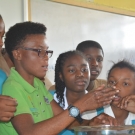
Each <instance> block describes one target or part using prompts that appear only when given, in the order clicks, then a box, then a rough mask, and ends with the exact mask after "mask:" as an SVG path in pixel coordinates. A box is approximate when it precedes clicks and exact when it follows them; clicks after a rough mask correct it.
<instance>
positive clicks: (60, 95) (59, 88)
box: [54, 50, 87, 107]
mask: <svg viewBox="0 0 135 135" xmlns="http://www.w3.org/2000/svg"><path fill="white" fill-rule="evenodd" d="M75 55H79V56H81V57H82V58H84V59H85V60H86V61H87V58H86V57H85V56H84V54H83V53H82V52H80V51H75V50H73V51H67V52H64V53H61V54H60V55H59V57H58V58H57V60H56V64H55V80H54V81H55V88H56V94H57V99H58V103H59V104H60V105H61V106H62V107H64V106H65V103H64V89H65V87H66V86H65V83H64V82H63V81H62V80H61V78H60V73H62V72H63V67H64V64H65V62H66V60H67V59H69V58H71V57H73V56H75Z"/></svg>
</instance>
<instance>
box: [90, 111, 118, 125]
mask: <svg viewBox="0 0 135 135" xmlns="http://www.w3.org/2000/svg"><path fill="white" fill-rule="evenodd" d="M89 125H90V126H97V125H111V126H118V125H119V124H118V121H117V120H116V119H115V118H113V117H111V116H109V115H107V114H105V113H101V114H100V115H98V116H96V117H94V118H92V119H91V120H90V122H89Z"/></svg>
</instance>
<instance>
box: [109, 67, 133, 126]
mask: <svg viewBox="0 0 135 135" xmlns="http://www.w3.org/2000/svg"><path fill="white" fill-rule="evenodd" d="M134 82H135V74H134V72H133V71H131V70H130V69H128V68H114V69H113V70H112V71H111V73H110V75H109V77H108V85H110V86H111V85H114V84H115V83H116V84H115V86H116V87H117V89H119V90H120V92H119V94H117V95H116V97H115V98H114V99H113V101H112V103H111V108H112V110H113V113H114V115H115V118H116V119H117V120H118V122H119V123H120V124H121V125H124V124H125V123H124V121H125V119H126V118H127V117H128V114H129V111H131V112H133V113H134V112H135V111H134V110H135V109H134V104H135V100H134V97H135V96H134V95H135V83H134ZM124 106H126V107H124Z"/></svg>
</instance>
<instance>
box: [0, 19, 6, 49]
mask: <svg viewBox="0 0 135 135" xmlns="http://www.w3.org/2000/svg"><path fill="white" fill-rule="evenodd" d="M4 34H5V24H4V22H3V19H1V18H0V51H1V49H2V46H3V36H4Z"/></svg>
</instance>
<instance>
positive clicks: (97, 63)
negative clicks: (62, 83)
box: [83, 47, 104, 91]
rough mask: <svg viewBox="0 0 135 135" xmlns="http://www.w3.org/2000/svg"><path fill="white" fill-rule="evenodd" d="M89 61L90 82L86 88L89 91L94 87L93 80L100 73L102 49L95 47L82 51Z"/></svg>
mask: <svg viewBox="0 0 135 135" xmlns="http://www.w3.org/2000/svg"><path fill="white" fill-rule="evenodd" d="M83 53H84V54H85V55H86V57H87V58H88V61H89V67H90V75H91V77H90V83H89V85H88V88H87V90H88V91H90V90H92V89H93V88H94V80H95V79H97V77H98V76H99V75H100V73H101V71H102V66H103V65H102V64H103V57H104V56H103V53H102V50H101V49H99V48H95V47H90V48H87V49H86V50H84V51H83Z"/></svg>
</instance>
